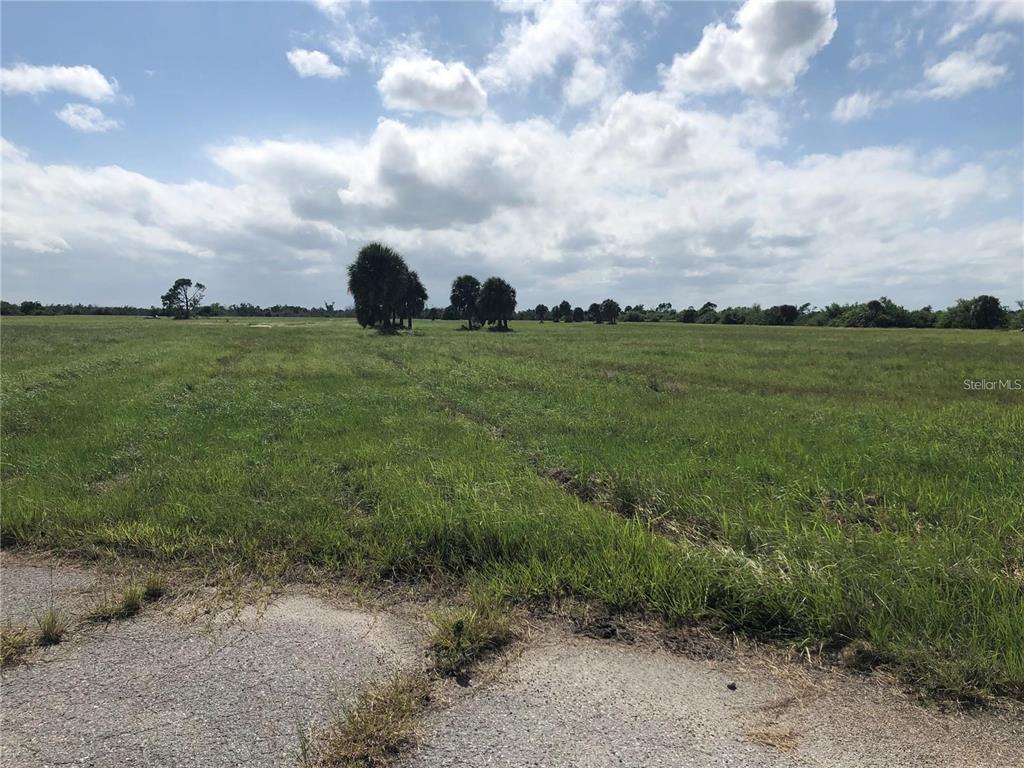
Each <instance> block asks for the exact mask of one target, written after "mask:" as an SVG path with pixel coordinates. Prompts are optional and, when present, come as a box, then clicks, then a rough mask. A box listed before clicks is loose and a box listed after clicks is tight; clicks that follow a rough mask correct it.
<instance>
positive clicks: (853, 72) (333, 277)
mask: <svg viewBox="0 0 1024 768" xmlns="http://www.w3.org/2000/svg"><path fill="white" fill-rule="evenodd" d="M0 9H2V10H0V12H2V64H3V68H4V72H3V97H2V99H3V102H2V106H3V113H2V135H3V139H4V159H3V192H4V196H3V203H2V214H3V260H2V281H3V282H2V292H3V296H4V298H6V299H8V300H21V299H26V298H38V299H40V300H43V301H82V302H93V303H117V304H120V303H132V304H143V305H148V304H150V303H155V302H157V300H158V297H159V296H160V294H161V293H162V292H163V291H164V290H165V288H166V286H167V285H169V284H170V282H172V281H173V280H174V279H175V278H176V277H179V276H183V275H187V276H190V277H193V278H195V279H199V280H202V281H203V282H205V283H206V284H207V285H208V286H209V293H208V296H209V298H210V299H211V300H217V301H221V302H224V303H230V302H234V301H253V302H257V303H264V304H267V303H276V302H287V303H301V304H306V305H309V304H319V303H320V302H322V301H325V300H327V301H336V302H337V303H338V304H339V305H345V304H347V303H348V302H349V297H348V296H347V295H346V293H345V276H344V269H345V266H346V265H347V264H348V262H349V261H351V259H352V257H353V255H354V254H355V252H356V251H357V250H358V248H359V247H360V245H362V244H363V243H365V242H367V241H368V240H371V239H384V240H386V241H388V242H389V243H392V244H393V245H395V246H397V247H398V248H399V250H401V251H402V252H403V253H404V254H405V255H406V257H407V260H408V261H409V262H410V264H411V265H412V266H413V267H414V268H416V269H418V270H419V272H420V274H421V276H423V278H424V282H425V283H426V285H427V288H428V290H429V292H430V294H431V301H430V303H431V304H444V303H446V298H447V285H448V283H449V282H450V280H451V279H452V277H454V276H455V275H456V274H460V273H462V272H466V271H468V272H472V273H474V274H477V275H478V276H479V277H481V278H483V277H486V276H488V275H491V274H499V275H503V276H505V277H507V278H508V279H509V280H510V281H511V282H512V283H513V284H514V285H515V286H516V287H517V289H518V291H519V298H520V302H521V304H522V305H524V306H527V305H528V306H532V305H533V304H536V303H537V302H541V301H543V302H545V303H548V304H550V303H552V302H556V301H559V300H561V299H562V298H568V299H569V300H570V301H571V302H573V303H574V304H582V305H583V306H586V305H588V304H589V303H590V302H591V301H593V300H597V299H601V298H604V297H606V296H613V297H615V298H617V299H618V300H619V301H620V302H621V303H623V304H626V303H636V302H644V303H648V304H655V303H658V302H660V301H672V302H673V303H674V304H676V305H677V306H686V305H687V304H696V305H700V304H701V303H703V302H704V301H706V300H713V301H716V302H717V303H719V304H720V305H725V304H730V303H749V302H755V301H757V302H761V303H764V304H771V303H779V302H792V303H803V302H804V301H810V302H812V303H817V304H821V303H825V302H828V301H832V300H840V301H848V300H864V299H867V298H873V297H877V296H878V295H882V294H885V295H889V296H891V297H893V298H895V299H897V300H899V301H902V302H905V303H907V304H912V305H915V306H918V305H922V304H935V305H938V306H945V305H946V304H949V303H951V302H952V301H953V300H954V299H955V298H957V297H958V296H963V295H973V294H976V293H981V292H987V293H994V294H996V295H998V296H1000V297H1001V298H1003V299H1004V301H1006V302H1012V301H1014V300H1016V299H1020V298H1024V244H1022V205H1024V203H1022V196H1021V188H1022V154H1021V153H1022V138H1021V137H1022V126H1024V105H1022V104H1024V97H1022V92H1024V90H1022V87H1021V71H1020V70H1021V38H1022V34H1024V4H1022V3H940V4H923V3H888V4H879V3H870V2H857V3H839V4H837V5H833V3H831V2H828V1H827V0H819V1H816V2H804V3H787V4H784V5H770V4H764V3H758V2H748V3H745V4H744V3H658V2H644V3H636V4H622V3H619V4H614V5H608V4H596V3H589V4H578V3H571V2H560V3H556V4H544V3H534V2H509V3H503V4H489V3H387V4H367V3H330V2H324V3H319V4H318V3H105V4H99V3H88V2H79V3H45V2H41V3H11V2H4V3H3V4H2V6H0Z"/></svg>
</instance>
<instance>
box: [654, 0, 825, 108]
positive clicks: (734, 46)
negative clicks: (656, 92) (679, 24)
mask: <svg viewBox="0 0 1024 768" xmlns="http://www.w3.org/2000/svg"><path fill="white" fill-rule="evenodd" d="M836 26H837V23H836V18H835V5H834V3H833V2H832V0H811V1H809V2H804V1H801V2H766V1H764V0H747V2H746V3H744V5H743V6H742V7H741V8H740V9H739V10H738V11H737V12H736V14H735V16H734V17H733V25H732V26H730V25H727V24H710V25H708V26H707V27H705V28H704V34H703V36H702V37H701V41H700V43H699V44H698V45H697V47H696V48H695V49H694V50H693V51H691V52H689V53H686V54H682V55H677V56H676V57H675V59H674V60H673V62H672V64H671V66H670V67H667V68H664V69H663V71H662V77H663V79H664V83H665V88H666V90H667V91H669V92H671V93H674V94H679V95H685V94H688V93H703V92H712V91H724V90H729V89H738V90H741V91H744V92H747V93H755V94H776V93H781V92H785V91H788V90H791V89H792V88H793V86H794V84H795V82H796V78H797V77H798V76H799V75H800V74H802V73H803V72H804V71H805V70H806V69H807V66H808V62H809V61H810V59H811V57H813V56H814V55H815V54H816V53H817V52H818V51H820V50H821V49H822V48H824V47H825V46H826V45H827V44H828V42H829V41H830V40H831V39H832V35H833V33H834V32H835V30H836Z"/></svg>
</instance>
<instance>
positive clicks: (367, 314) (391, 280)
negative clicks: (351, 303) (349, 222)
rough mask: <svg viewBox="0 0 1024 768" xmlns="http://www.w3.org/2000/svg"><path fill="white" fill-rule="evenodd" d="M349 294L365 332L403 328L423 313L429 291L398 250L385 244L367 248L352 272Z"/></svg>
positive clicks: (350, 273) (354, 263) (349, 279)
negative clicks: (373, 329) (406, 322)
mask: <svg viewBox="0 0 1024 768" xmlns="http://www.w3.org/2000/svg"><path fill="white" fill-rule="evenodd" d="M348 290H349V293H351V294H352V296H353V298H354V299H355V303H356V320H358V321H359V324H360V325H362V326H363V327H364V328H368V327H370V326H377V327H378V328H381V329H382V330H386V329H391V328H394V327H395V326H396V325H397V326H398V327H399V328H401V327H402V326H403V325H404V323H405V321H408V323H409V327H410V328H412V319H413V318H414V317H416V316H417V315H419V314H420V313H421V312H422V311H423V307H424V306H426V303H427V289H426V288H424V287H423V283H422V282H420V278H419V275H417V274H416V272H414V271H413V270H411V269H409V266H408V265H407V264H406V263H405V259H403V258H402V256H401V255H400V254H399V253H398V252H397V251H395V250H394V249H392V248H390V247H388V246H386V245H383V244H382V243H370V244H369V245H367V246H364V247H363V248H362V249H361V250H360V251H359V255H358V256H356V260H355V261H354V262H352V263H351V264H350V265H349V268H348Z"/></svg>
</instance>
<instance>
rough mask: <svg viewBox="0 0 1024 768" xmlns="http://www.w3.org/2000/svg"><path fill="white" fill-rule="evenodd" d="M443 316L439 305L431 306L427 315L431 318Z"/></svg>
mask: <svg viewBox="0 0 1024 768" xmlns="http://www.w3.org/2000/svg"><path fill="white" fill-rule="evenodd" d="M440 316H441V310H440V309H439V308H438V307H431V308H430V309H428V310H427V317H429V318H430V319H431V320H437V318H439V317H440Z"/></svg>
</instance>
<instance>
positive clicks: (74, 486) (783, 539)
mask: <svg viewBox="0 0 1024 768" xmlns="http://www.w3.org/2000/svg"><path fill="white" fill-rule="evenodd" d="M269 324H270V325H271V326H272V327H270V328H255V327H250V324H249V323H247V322H246V321H244V320H236V319H232V321H231V322H223V321H221V322H216V323H215V322H191V323H175V322H172V321H148V322H147V321H141V320H138V319H134V318H130V319H107V318H100V319H91V318H89V319H86V318H81V319H79V318H67V319H54V318H38V319H36V318H24V319H20V318H19V319H17V320H14V321H9V320H5V321H4V324H3V330H2V333H0V340H2V344H3V349H2V352H3V359H4V371H3V375H4V379H3V398H4V424H3V430H4V432H3V436H4V440H3V456H2V469H3V473H2V476H3V479H2V483H3V492H4V520H3V535H4V541H5V543H12V542H14V543H16V542H25V543H31V544H41V545H45V546H49V547H58V548H62V549H65V550H69V551H76V552H80V553H83V554H90V555H103V553H105V552H114V551H116V552H128V553H132V554H137V555H142V556H146V557H156V558H164V559H170V560H173V559H187V560H191V561H197V562H203V563H208V564H210V565H211V567H212V566H214V565H217V564H225V565H226V564H233V565H237V564H241V565H243V566H245V567H246V568H249V569H251V570H252V571H253V572H257V573H259V572H265V573H275V574H282V573H284V574H288V573H291V574H294V575H299V574H301V572H302V569H304V568H306V567H312V568H315V569H316V570H317V571H318V572H319V573H331V572H334V573H337V574H339V575H346V576H357V577H362V578H379V577H384V578H411V579H419V578H431V577H432V576H435V575H443V576H444V577H445V578H451V577H456V578H461V579H464V580H465V581H466V582H467V583H471V584H472V585H473V587H474V588H475V589H478V590H483V591H484V592H486V593H487V594H489V595H490V596H492V597H494V598H497V599H500V600H517V601H527V600H531V599H534V598H540V597H550V596H553V595H573V596H577V597H582V598H584V599H587V600H592V601H594V602H596V603H600V604H602V605H603V606H605V607H607V608H610V609H613V610H628V611H641V612H646V613H648V614H651V615H653V616H657V617H660V618H661V619H663V620H664V621H666V622H668V623H678V622H685V621H690V620H701V621H705V622H709V623H711V624H713V625H715V626H718V627H720V628H723V629H729V630H734V631H742V632H746V633H750V634H752V635H756V636H760V637H769V638H774V639H778V640H782V641H784V642H787V643H793V644H795V645H797V646H799V647H803V646H807V647H814V648H817V647H819V646H821V645H825V646H827V647H830V648H833V649H836V650H837V651H838V650H839V649H841V648H843V647H844V646H846V647H847V648H848V650H849V651H850V653H851V654H853V655H855V656H856V658H857V660H858V662H866V663H868V664H878V663H885V664H888V665H891V666H893V667H894V668H896V669H898V670H899V671H900V672H901V673H902V674H903V675H905V676H906V677H907V679H909V680H912V681H914V682H915V683H917V684H918V685H920V686H921V687H922V688H924V689H927V690H931V691H935V692H938V693H941V694H945V695H955V696H979V695H986V694H988V693H992V692H999V693H1005V694H1010V695H1021V693H1022V691H1024V581H1022V580H1021V578H1020V569H1021V566H1020V559H1019V558H1020V553H1021V552H1022V551H1024V491H1022V484H1021V483H1020V482H1019V478H1020V477H1021V476H1024V446H1022V443H1021V441H1020V437H1019V436H1020V435H1021V434H1024V395H1022V393H1019V392H1008V391H996V392H988V393H978V392H968V391H965V390H964V389H963V386H962V381H963V379H965V378H989V379H998V378H1015V377H1019V375H1020V374H1019V368H1020V366H1019V363H1020V360H1021V359H1022V358H1024V354H1022V353H1024V339H1021V338H1019V337H1018V336H1014V335H1013V334H1008V333H987V332H954V331H939V332H932V331H861V330H846V329H789V328H782V329H774V328H756V329H755V328H729V327H686V326H680V325H664V326H652V325H645V326H629V325H619V326H613V327H602V326H593V325H554V324H551V323H545V324H543V325H540V324H536V323H517V324H515V329H516V332H515V333H514V334H488V333H486V332H479V333H473V334H470V333H458V332H456V331H455V328H456V324H453V323H444V322H435V323H430V322H419V323H417V329H416V331H415V332H414V333H413V334H405V335H401V336H397V337H381V336H379V335H377V334H374V333H372V332H363V331H361V330H360V329H359V328H358V326H356V324H355V323H354V322H352V321H337V320H325V321H321V322H316V323H310V322H305V323H297V322H289V321H284V320H277V319H274V320H271V321H269ZM55 356H56V357H59V358H60V360H59V361H58V360H56V359H55ZM12 358H14V360H13V363H12V364H11V365H8V363H9V362H10V361H11V360H12ZM69 370H76V371H80V375H69V374H67V371H69ZM62 371H63V373H62ZM9 418H10V421H8V419H9ZM9 424H11V425H13V428H10V429H9V426H8V425H9ZM565 478H572V482H571V483H569V482H565V481H564V480H565Z"/></svg>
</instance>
